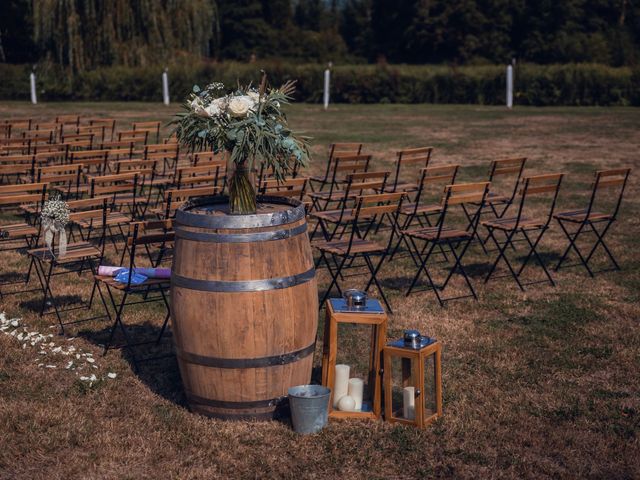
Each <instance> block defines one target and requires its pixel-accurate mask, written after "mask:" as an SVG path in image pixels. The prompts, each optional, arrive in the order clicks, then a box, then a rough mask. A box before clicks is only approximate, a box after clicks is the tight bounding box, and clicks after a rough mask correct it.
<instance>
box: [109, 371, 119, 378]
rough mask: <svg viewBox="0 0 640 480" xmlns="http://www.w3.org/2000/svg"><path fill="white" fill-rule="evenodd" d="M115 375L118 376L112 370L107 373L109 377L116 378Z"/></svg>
mask: <svg viewBox="0 0 640 480" xmlns="http://www.w3.org/2000/svg"><path fill="white" fill-rule="evenodd" d="M117 376H118V374H117V373H113V372H109V373H107V377H109V378H116V377H117Z"/></svg>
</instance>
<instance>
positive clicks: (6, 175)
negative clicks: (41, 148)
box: [0, 155, 36, 185]
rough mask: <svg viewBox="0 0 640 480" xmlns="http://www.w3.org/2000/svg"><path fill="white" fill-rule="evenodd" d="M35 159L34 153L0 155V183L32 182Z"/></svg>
mask: <svg viewBox="0 0 640 480" xmlns="http://www.w3.org/2000/svg"><path fill="white" fill-rule="evenodd" d="M35 168H36V159H35V156H34V155H4V156H0V185H3V184H16V183H31V182H33V177H34V169H35Z"/></svg>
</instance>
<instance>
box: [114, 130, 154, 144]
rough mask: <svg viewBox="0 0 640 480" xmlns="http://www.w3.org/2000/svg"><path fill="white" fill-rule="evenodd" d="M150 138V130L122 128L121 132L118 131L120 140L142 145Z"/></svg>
mask: <svg viewBox="0 0 640 480" xmlns="http://www.w3.org/2000/svg"><path fill="white" fill-rule="evenodd" d="M148 138H149V131H148V130H122V131H121V132H118V141H119V142H123V141H129V142H134V143H136V144H138V143H141V144H142V145H146V144H147V140H148Z"/></svg>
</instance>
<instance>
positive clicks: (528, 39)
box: [0, 0, 640, 71]
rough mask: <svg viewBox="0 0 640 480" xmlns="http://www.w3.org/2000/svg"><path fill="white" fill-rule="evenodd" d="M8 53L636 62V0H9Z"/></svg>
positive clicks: (31, 57)
mask: <svg viewBox="0 0 640 480" xmlns="http://www.w3.org/2000/svg"><path fill="white" fill-rule="evenodd" d="M2 4H3V12H2V15H0V62H6V63H36V62H42V61H48V62H51V63H54V64H59V65H63V66H66V67H70V68H71V69H73V70H76V71H85V70H90V69H93V68H96V67H100V66H114V65H122V66H146V65H158V64H171V63H175V62H180V61H181V60H183V59H184V60H186V61H192V60H193V59H194V58H195V57H198V58H204V59H211V60H225V59H233V60H240V61H252V60H254V59H282V60H293V61H296V62H326V61H333V62H341V63H409V64H425V63H446V64H454V65H464V64H482V63H507V62H509V61H510V60H511V59H512V58H516V59H518V60H520V61H526V62H531V63H540V64H548V63H569V62H594V63H602V64H607V65H612V66H620V65H636V64H638V62H639V60H640V58H639V56H640V1H636V0H563V1H557V0H456V1H451V0H132V1H130V0H3V1H2Z"/></svg>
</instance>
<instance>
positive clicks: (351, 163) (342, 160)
mask: <svg viewBox="0 0 640 480" xmlns="http://www.w3.org/2000/svg"><path fill="white" fill-rule="evenodd" d="M370 162H371V155H345V156H342V157H336V158H335V159H334V160H333V162H332V163H333V165H332V169H331V170H332V173H331V178H330V185H329V193H330V194H332V193H333V192H334V191H335V190H337V189H338V187H339V185H340V183H342V182H346V181H347V180H348V178H347V176H348V175H349V174H351V173H358V172H366V171H367V170H368V169H369V163H370Z"/></svg>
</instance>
